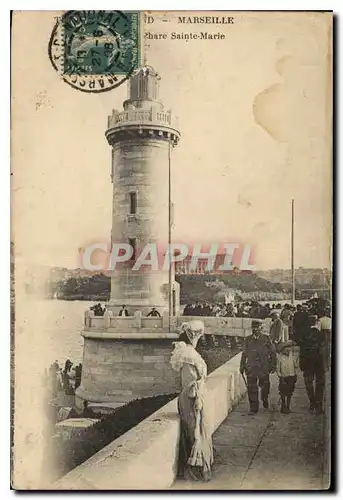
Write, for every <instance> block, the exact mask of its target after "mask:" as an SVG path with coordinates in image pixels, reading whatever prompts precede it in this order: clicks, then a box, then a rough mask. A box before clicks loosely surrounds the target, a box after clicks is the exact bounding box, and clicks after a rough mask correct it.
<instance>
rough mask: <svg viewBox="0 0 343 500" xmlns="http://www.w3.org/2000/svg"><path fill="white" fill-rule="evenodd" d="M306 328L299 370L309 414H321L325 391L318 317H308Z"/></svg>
mask: <svg viewBox="0 0 343 500" xmlns="http://www.w3.org/2000/svg"><path fill="white" fill-rule="evenodd" d="M308 324H309V326H308V328H307V330H306V331H304V332H303V335H302V337H301V339H300V370H301V371H302V372H303V374H304V381H305V388H306V393H307V396H308V399H309V403H310V407H309V410H308V411H309V413H313V412H314V411H315V412H316V415H320V414H321V413H323V411H324V410H323V398H324V389H325V362H324V356H323V352H325V333H324V332H323V331H320V330H319V329H318V317H317V316H315V315H310V316H309V319H308Z"/></svg>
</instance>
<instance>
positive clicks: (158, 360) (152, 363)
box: [76, 332, 180, 408]
mask: <svg viewBox="0 0 343 500" xmlns="http://www.w3.org/2000/svg"><path fill="white" fill-rule="evenodd" d="M139 337H140V338H139ZM176 338H177V335H176V334H168V333H167V334H166V333H163V334H154V333H151V334H148V333H147V334H141V335H138V334H134V333H126V334H117V333H116V334H111V333H108V332H103V333H97V334H90V333H89V332H87V335H86V334H85V333H84V354H83V365H82V381H81V385H80V387H79V388H78V389H77V391H76V404H77V406H78V407H80V408H81V407H82V404H83V401H84V400H87V401H89V402H90V403H104V404H105V405H106V403H107V404H109V403H110V404H111V405H112V406H116V405H118V406H121V405H122V404H125V403H127V402H129V401H132V400H134V399H140V398H145V397H149V396H157V395H160V394H171V393H175V392H178V391H179V390H180V387H179V384H180V382H179V377H178V374H177V373H176V372H174V371H173V370H172V368H171V366H170V363H169V360H170V355H171V351H172V342H173V341H174V340H175V339H176Z"/></svg>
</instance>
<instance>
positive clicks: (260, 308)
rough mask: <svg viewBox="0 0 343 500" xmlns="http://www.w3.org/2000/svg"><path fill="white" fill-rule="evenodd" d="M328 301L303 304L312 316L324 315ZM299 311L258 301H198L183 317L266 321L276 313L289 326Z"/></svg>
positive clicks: (290, 305) (186, 310)
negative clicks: (215, 317) (224, 302)
mask: <svg viewBox="0 0 343 500" xmlns="http://www.w3.org/2000/svg"><path fill="white" fill-rule="evenodd" d="M327 304H328V301H326V300H324V299H320V298H319V299H311V300H309V301H307V302H304V303H303V304H302V307H303V308H304V309H305V310H306V311H308V312H309V313H310V314H315V315H318V314H322V312H323V311H324V308H325V307H326V306H327ZM296 311H297V307H296V306H295V305H292V304H289V303H286V304H284V305H282V304H281V303H272V304H269V303H266V304H261V303H260V302H257V301H246V302H229V303H228V304H223V303H214V304H210V303H209V302H200V301H196V302H194V303H192V304H186V305H185V307H184V309H183V316H217V317H220V316H224V317H225V316H226V317H236V318H255V319H266V318H269V317H271V316H272V314H273V313H274V312H277V313H279V315H280V318H281V320H282V321H283V322H284V323H285V324H286V325H287V326H288V325H290V324H291V323H292V318H293V316H294V315H295V313H296Z"/></svg>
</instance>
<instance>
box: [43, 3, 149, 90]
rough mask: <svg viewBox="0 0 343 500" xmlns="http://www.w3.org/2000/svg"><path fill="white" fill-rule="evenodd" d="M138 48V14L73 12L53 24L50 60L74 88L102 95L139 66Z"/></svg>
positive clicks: (91, 11) (125, 78) (116, 85)
mask: <svg viewBox="0 0 343 500" xmlns="http://www.w3.org/2000/svg"><path fill="white" fill-rule="evenodd" d="M140 45H141V44H140V12H137V11H135V12H133V11H129V12H120V11H114V10H113V11H94V10H81V11H76V10H72V11H68V12H66V13H65V14H63V15H62V16H61V17H60V18H58V19H57V21H56V24H55V26H54V29H53V31H52V34H51V38H50V42H49V57H50V61H51V63H52V65H53V67H54V69H55V70H56V71H57V72H58V73H59V74H60V75H61V78H62V79H63V80H64V81H65V82H66V83H68V84H69V85H71V86H72V87H73V88H75V89H77V90H80V91H82V92H105V91H108V90H111V89H114V88H116V87H118V86H119V85H121V84H122V83H124V81H126V80H127V79H128V78H129V77H130V76H131V75H132V73H133V72H134V71H135V70H136V69H137V68H138V67H139V65H140V48H141V47H140Z"/></svg>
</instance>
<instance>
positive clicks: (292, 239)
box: [291, 200, 295, 305]
mask: <svg viewBox="0 0 343 500" xmlns="http://www.w3.org/2000/svg"><path fill="white" fill-rule="evenodd" d="M291 270H292V305H294V302H295V270H294V200H292V230H291Z"/></svg>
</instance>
